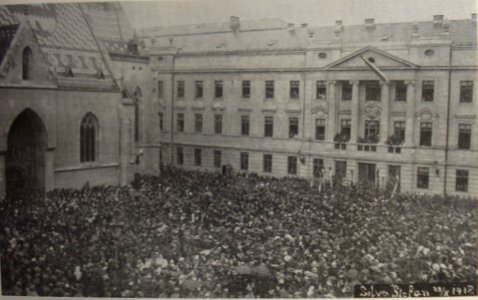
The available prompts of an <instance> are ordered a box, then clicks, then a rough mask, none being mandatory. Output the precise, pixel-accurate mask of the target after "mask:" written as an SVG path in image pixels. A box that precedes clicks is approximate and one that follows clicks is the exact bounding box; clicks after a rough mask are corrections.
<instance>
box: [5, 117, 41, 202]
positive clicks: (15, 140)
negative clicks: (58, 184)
mask: <svg viewBox="0 0 478 300" xmlns="http://www.w3.org/2000/svg"><path fill="white" fill-rule="evenodd" d="M46 140H47V139H46V130H45V126H44V124H43V122H42V120H41V119H40V117H38V115H37V114H36V113H35V112H33V111H32V110H30V109H27V110H25V111H23V112H22V113H21V114H20V115H18V117H17V118H16V119H15V120H14V121H13V123H12V125H11V127H10V131H9V132H8V142H7V143H8V144H7V145H8V146H7V155H6V160H5V164H6V174H5V175H6V176H5V177H6V184H7V195H11V194H12V193H15V192H16V191H19V190H24V189H34V190H40V191H44V190H45V150H46Z"/></svg>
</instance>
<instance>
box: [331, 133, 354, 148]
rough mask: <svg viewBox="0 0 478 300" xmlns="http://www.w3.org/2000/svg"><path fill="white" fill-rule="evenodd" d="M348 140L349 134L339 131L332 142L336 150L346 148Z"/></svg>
mask: <svg viewBox="0 0 478 300" xmlns="http://www.w3.org/2000/svg"><path fill="white" fill-rule="evenodd" d="M349 140H350V134H348V133H344V132H340V133H337V134H336V135H335V137H334V144H335V149H336V150H347V143H348V141H349Z"/></svg>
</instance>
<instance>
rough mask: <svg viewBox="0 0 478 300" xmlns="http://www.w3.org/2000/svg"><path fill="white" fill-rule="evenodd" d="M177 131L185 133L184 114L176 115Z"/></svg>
mask: <svg viewBox="0 0 478 300" xmlns="http://www.w3.org/2000/svg"><path fill="white" fill-rule="evenodd" d="M176 130H177V131H178V132H184V114H182V113H181V114H177V115H176Z"/></svg>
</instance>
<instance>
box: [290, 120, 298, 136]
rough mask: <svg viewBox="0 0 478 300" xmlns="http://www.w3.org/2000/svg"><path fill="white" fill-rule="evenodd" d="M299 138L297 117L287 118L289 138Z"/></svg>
mask: <svg viewBox="0 0 478 300" xmlns="http://www.w3.org/2000/svg"><path fill="white" fill-rule="evenodd" d="M297 136H299V117H289V138H291V139H292V138H294V137H297Z"/></svg>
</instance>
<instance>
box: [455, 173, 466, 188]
mask: <svg viewBox="0 0 478 300" xmlns="http://www.w3.org/2000/svg"><path fill="white" fill-rule="evenodd" d="M468 175H469V173H468V170H456V183H455V190H456V191H457V192H468Z"/></svg>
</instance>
